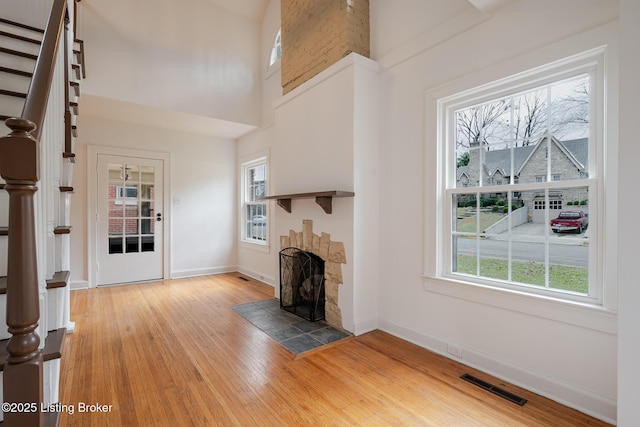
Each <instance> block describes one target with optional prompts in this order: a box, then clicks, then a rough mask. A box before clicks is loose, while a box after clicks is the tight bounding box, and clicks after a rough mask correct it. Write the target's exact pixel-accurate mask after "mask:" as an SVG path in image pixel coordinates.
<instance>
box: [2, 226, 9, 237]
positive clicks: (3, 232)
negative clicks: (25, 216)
mask: <svg viewBox="0 0 640 427" xmlns="http://www.w3.org/2000/svg"><path fill="white" fill-rule="evenodd" d="M8 235H9V227H0V236H8Z"/></svg>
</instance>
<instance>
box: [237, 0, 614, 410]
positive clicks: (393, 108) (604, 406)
mask: <svg viewBox="0 0 640 427" xmlns="http://www.w3.org/2000/svg"><path fill="white" fill-rule="evenodd" d="M272 3H273V2H272ZM370 4H371V25H372V56H373V57H374V59H376V60H378V61H379V62H380V64H382V65H383V67H384V68H385V69H384V71H383V72H382V73H381V75H380V77H379V89H380V94H379V96H380V101H379V106H380V111H379V117H380V121H379V126H377V127H376V126H371V127H372V129H373V131H372V133H371V135H370V136H372V135H377V136H378V137H379V152H378V153H376V154H375V156H374V157H375V158H379V162H378V166H379V167H378V168H376V167H375V161H376V160H374V159H373V158H370V159H369V161H371V162H373V163H374V164H373V166H374V167H373V168H371V166H372V164H369V165H367V167H368V168H369V169H370V172H371V174H370V177H372V176H375V175H374V174H373V171H375V172H376V173H377V174H378V176H376V177H375V179H373V180H372V181H371V183H370V184H369V186H368V187H367V186H366V184H365V186H364V187H361V188H359V189H358V190H357V191H356V197H355V199H354V200H355V201H357V200H358V194H359V193H362V192H363V191H364V192H365V194H367V193H368V194H369V197H370V199H369V203H371V205H369V206H374V205H377V206H379V208H378V210H377V212H376V213H375V214H373V215H378V216H377V217H376V218H375V219H373V222H372V223H373V224H375V225H377V226H376V227H375V228H371V229H370V230H376V233H377V236H376V238H377V239H379V240H378V241H376V242H373V241H371V240H369V241H368V242H367V243H368V244H369V247H371V245H372V244H373V245H376V244H377V248H376V249H377V250H378V251H379V253H378V255H377V256H376V257H377V260H375V261H372V260H367V258H366V257H363V259H357V261H358V263H359V264H358V265H355V266H350V267H349V268H350V269H353V270H351V271H354V270H358V269H361V268H365V267H372V268H373V271H375V272H376V273H379V274H378V275H377V276H378V277H377V278H376V279H375V281H376V285H375V286H374V288H376V289H377V288H378V284H379V295H376V296H375V298H372V299H371V301H373V302H374V304H377V305H378V307H377V308H376V310H373V311H374V312H378V313H379V314H378V319H377V322H376V320H374V321H373V322H372V323H371V324H373V323H378V326H379V327H380V328H381V329H384V330H387V331H389V332H391V333H394V334H396V335H398V336H401V337H404V338H406V339H409V340H411V341H413V342H416V343H418V344H420V345H422V346H424V347H427V348H430V349H432V350H434V351H437V352H440V353H443V354H447V352H446V346H447V344H453V345H455V346H457V347H459V348H461V349H462V359H456V360H459V361H461V362H463V363H466V364H469V365H473V366H476V367H478V368H480V369H482V370H485V371H487V372H490V373H493V374H495V375H497V376H499V377H502V378H505V379H506V380H508V381H512V382H514V383H516V384H520V385H522V386H524V387H525V388H528V389H531V390H533V391H536V392H538V393H541V394H543V395H546V396H549V397H551V398H553V399H555V400H558V401H560V402H562V403H566V404H568V405H570V406H573V407H576V408H578V409H580V410H582V411H585V412H587V413H590V414H592V415H595V416H597V417H599V418H602V419H605V420H608V421H614V420H615V418H616V399H617V396H616V387H617V382H616V376H617V371H616V359H617V334H616V332H617V316H616V313H615V307H616V301H611V300H615V296H616V294H617V274H616V271H615V268H614V267H613V266H614V265H615V256H616V253H617V248H616V245H615V243H616V237H615V232H616V229H615V226H611V225H608V226H607V227H606V232H607V235H606V239H605V241H606V244H607V245H608V246H607V247H608V249H610V251H609V252H610V254H607V255H606V257H607V258H606V268H607V270H606V276H605V280H606V285H607V286H608V288H609V289H611V290H612V291H610V292H609V293H608V294H607V295H608V300H607V303H608V307H609V308H610V309H609V310H593V309H592V310H581V309H576V307H572V308H569V307H567V306H566V305H564V304H559V305H556V304H553V303H542V302H541V301H540V300H538V299H535V298H530V299H527V298H525V299H524V300H517V299H516V300H511V299H509V298H507V299H506V300H505V298H504V296H502V295H501V294H500V293H499V292H498V293H486V294H481V295H480V296H478V295H475V296H472V295H468V294H467V293H466V290H465V289H462V290H460V292H459V293H456V292H453V293H452V292H448V293H447V292H444V293H443V292H438V289H439V288H438V287H439V286H441V285H442V284H440V283H437V281H433V280H429V279H425V277H424V276H425V273H427V275H428V274H429V273H431V272H432V269H433V266H434V265H435V264H434V261H433V260H434V259H435V257H436V251H437V248H436V246H435V244H434V241H435V236H436V233H435V223H436V221H435V219H436V217H435V212H436V211H435V206H436V205H437V192H436V169H437V145H436V144H437V142H436V140H435V139H434V138H433V135H434V128H433V123H434V117H431V116H430V115H433V114H434V112H435V109H434V108H433V102H434V96H435V95H437V94H442V93H443V91H444V89H442V88H443V87H448V86H451V87H453V86H455V87H458V88H460V87H464V85H465V84H466V85H468V86H469V87H467V88H471V87H473V85H480V84H483V83H488V82H491V81H493V80H497V79H499V78H502V77H506V76H509V75H511V74H514V73H517V72H520V71H524V70H527V69H529V68H533V67H536V66H539V65H544V64H546V63H548V62H551V61H553V60H557V59H562V58H564V57H566V56H569V55H572V54H576V53H580V52H582V51H585V50H588V49H591V48H595V47H599V46H601V45H603V44H609V46H610V49H609V53H608V57H607V60H608V61H609V62H610V63H611V64H610V66H611V68H610V69H609V71H610V72H611V73H612V75H615V73H616V70H617V68H616V61H617V55H616V49H617V46H616V43H617V26H616V24H615V20H616V19H617V17H618V10H617V3H616V2H614V1H601V0H586V1H585V0H567V1H563V2H562V3H558V2H556V1H553V0H541V1H536V2H533V1H509V2H506V4H505V5H504V6H502V7H500V8H498V9H496V10H495V11H493V13H492V14H491V15H490V14H487V13H483V12H481V11H479V10H477V9H475V8H474V7H473V6H472V5H471V3H469V2H466V1H452V2H447V3H446V4H444V3H443V2H438V1H435V0H433V1H431V0H430V1H419V2H418V1H414V0H397V1H394V2H387V1H383V0H372V1H371V3H370ZM577 10H579V11H580V13H577V12H576V11H577ZM265 16H266V15H265ZM417 17H421V18H422V17H426V18H425V19H418V18H417ZM611 21H614V22H613V24H610V25H604V26H602V25H603V24H606V23H608V22H611ZM541 29H544V30H541ZM343 79H345V75H344V74H341V73H336V74H335V75H334V76H332V77H330V78H329V79H328V80H327V81H324V82H322V83H321V84H319V85H318V88H322V91H323V92H321V93H315V92H314V90H315V89H314V90H311V91H309V92H307V93H305V94H304V95H303V96H301V99H300V100H298V99H293V100H291V99H290V98H289V95H287V97H285V98H284V99H283V100H280V101H277V102H276V108H275V113H274V117H275V129H276V130H275V132H274V131H273V130H271V129H269V130H262V131H257V132H256V133H254V134H253V135H252V136H251V137H248V138H241V140H240V142H239V152H242V153H246V152H247V151H250V150H257V149H258V148H260V149H265V148H270V149H271V158H272V163H271V173H272V187H271V190H272V192H276V193H287V192H297V191H311V190H313V189H318V190H319V189H326V188H320V187H323V186H326V185H329V184H330V183H329V182H328V181H327V180H333V182H334V183H337V184H338V185H347V184H349V183H354V182H358V177H357V174H358V172H357V171H361V170H362V169H359V168H360V166H359V161H360V159H361V158H366V155H365V154H364V150H362V147H359V146H358V144H357V143H354V150H356V152H357V154H355V155H354V154H352V153H346V152H344V146H343V145H341V144H340V143H339V142H340V139H341V138H343V137H344V135H346V134H347V133H349V132H348V131H347V129H348V128H351V130H352V131H354V132H355V130H354V127H353V126H354V124H353V123H352V124H349V123H348V120H345V116H346V117H347V118H348V119H349V120H354V123H355V121H356V117H357V111H360V109H361V108H363V107H362V106H361V105H358V106H357V108H356V109H355V111H356V113H355V114H351V112H350V111H349V109H350V108H352V107H353V108H355V107H356V105H355V103H354V104H353V105H352V104H351V99H350V97H349V96H347V95H344V94H342V95H341V94H339V93H336V92H333V91H332V90H330V89H328V88H331V87H340V86H341V85H343V84H345V81H344V80H343ZM312 81H314V80H313V79H312ZM612 81H615V79H614V80H612ZM454 82H457V86H456V85H454V84H453V83H454ZM460 82H462V83H460ZM608 90H610V93H609V97H610V98H609V104H608V105H607V108H608V111H609V113H610V117H609V118H610V120H611V122H610V123H608V125H609V128H614V130H612V131H610V133H609V134H608V137H609V140H610V141H609V143H610V144H611V145H610V146H609V147H608V152H607V156H608V158H609V162H610V163H608V164H607V166H608V167H610V168H612V170H615V167H616V165H615V163H611V162H612V160H613V161H614V162H615V153H616V152H617V150H616V149H615V141H616V140H617V138H615V135H616V133H615V126H612V123H615V121H616V117H615V111H616V110H617V109H616V108H613V106H614V105H616V104H617V86H616V84H615V83H614V84H612V85H610V86H609V87H608ZM292 93H294V94H295V91H294V92H292ZM265 108H268V107H265ZM268 114H269V113H264V114H263V116H267V115H268ZM327 128H328V129H327ZM249 147H250V148H249ZM285 149H286V151H285ZM361 150H362V151H361ZM311 153H313V154H315V155H318V156H320V158H326V156H327V153H332V155H331V156H329V157H330V158H331V162H332V163H333V164H334V166H333V170H335V171H336V173H334V174H333V176H331V177H330V178H329V177H327V176H326V175H321V174H320V173H319V167H318V165H317V164H310V163H307V162H305V161H301V160H300V157H301V156H302V155H309V154H311ZM363 156H364V157H363ZM344 171H349V172H348V173H344ZM354 174H355V175H354ZM307 176H311V177H313V179H308V178H306V177H307ZM362 176H363V177H364V175H362ZM351 180H353V181H351ZM364 181H366V180H362V181H361V182H363V183H364ZM611 181H613V182H615V179H613V180H611ZM313 185H316V188H311V187H312V186H313ZM354 186H355V185H354ZM372 189H374V190H373V191H372ZM374 193H375V194H374ZM609 193H611V192H609ZM607 200H608V201H609V202H611V203H612V204H613V205H615V204H616V203H617V196H616V195H613V194H609V195H608V196H607ZM347 203H348V202H347ZM354 203H357V202H354ZM314 208H316V206H315V204H314V203H313V201H299V202H296V201H294V202H293V213H292V214H286V213H283V212H284V211H282V210H281V209H280V208H279V207H274V208H272V213H273V215H272V218H273V222H274V224H273V227H274V228H275V234H274V235H273V236H274V237H276V238H277V236H278V235H279V234H282V233H286V232H287V231H288V229H289V228H293V229H299V224H300V223H301V220H302V219H303V218H306V217H307V216H309V218H310V219H313V220H314V230H316V231H318V230H321V228H320V227H325V226H326V227H334V228H336V229H344V230H345V232H347V230H349V222H350V221H353V224H354V225H353V227H354V230H362V229H363V228H362V223H361V222H360V221H365V222H364V223H365V224H366V221H368V217H367V216H365V217H364V218H362V217H363V212H361V211H359V210H358V207H357V205H354V207H353V219H352V220H351V219H350V218H343V219H339V220H338V222H335V223H334V221H336V218H338V217H332V218H331V220H330V221H331V223H326V221H325V220H326V219H327V218H326V217H323V216H322V215H319V216H317V219H316V218H315V217H312V215H318V214H317V212H316V213H314ZM369 210H371V208H370V207H369ZM374 211H375V209H374ZM339 221H341V222H342V224H340V223H339ZM296 225H297V227H296ZM365 228H366V227H365ZM349 232H351V231H349ZM354 236H355V237H354V239H353V240H352V241H351V240H348V245H349V253H350V254H351V253H352V252H351V251H352V250H353V251H354V253H357V251H358V249H357V246H358V245H359V244H361V241H360V239H361V238H363V236H364V235H363V234H361V233H360V232H355V234H354ZM335 239H336V240H340V237H339V236H337V237H335ZM274 244H277V241H275V240H274ZM356 256H357V255H356ZM267 257H272V259H273V258H274V257H275V255H274V251H272V252H271V254H269V255H267ZM245 260H246V261H248V262H250V261H249V259H248V258H246V259H245ZM360 264H364V265H360ZM241 265H242V263H241ZM274 265H275V262H274ZM247 268H250V265H247ZM274 271H275V267H274ZM357 276H358V273H357V272H355V273H354V281H355V280H357ZM346 289H349V287H348V286H347V287H345V290H346ZM349 292H352V293H351V297H350V298H351V299H350V301H349V302H350V303H353V306H352V307H360V305H359V304H360V301H366V299H367V297H368V296H369V295H370V294H367V292H366V291H363V292H362V293H360V292H359V289H358V287H357V286H354V288H353V289H352V290H349ZM609 297H612V298H609ZM341 298H342V294H341ZM341 306H342V304H341ZM350 307H351V306H350ZM350 309H351V308H350ZM357 310H358V309H357V308H356V309H354V313H353V316H354V319H355V318H356V317H358V313H357ZM343 314H344V313H343ZM368 315H370V313H369V314H368ZM349 321H351V320H349ZM356 323H357V320H354V321H353V326H354V329H355V325H356ZM350 326H351V324H350Z"/></svg>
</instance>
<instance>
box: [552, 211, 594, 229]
mask: <svg viewBox="0 0 640 427" xmlns="http://www.w3.org/2000/svg"><path fill="white" fill-rule="evenodd" d="M550 224H551V229H552V230H553V232H554V233H558V232H560V231H575V232H576V233H582V232H583V231H584V230H586V229H587V227H588V226H589V217H588V216H587V214H585V213H584V212H582V211H562V212H560V215H558V218H556V219H552V220H551V222H550Z"/></svg>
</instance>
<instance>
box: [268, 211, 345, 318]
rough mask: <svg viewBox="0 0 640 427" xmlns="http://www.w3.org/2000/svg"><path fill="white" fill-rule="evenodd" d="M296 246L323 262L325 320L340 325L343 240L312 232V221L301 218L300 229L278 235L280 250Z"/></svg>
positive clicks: (343, 257) (343, 260)
mask: <svg viewBox="0 0 640 427" xmlns="http://www.w3.org/2000/svg"><path fill="white" fill-rule="evenodd" d="M289 247H293V248H297V249H301V250H303V251H307V252H311V253H312V254H314V255H317V256H319V257H320V258H322V259H323V260H324V262H325V264H324V277H325V320H326V322H327V323H328V324H330V325H331V326H335V327H338V328H343V327H342V313H341V311H340V305H339V304H338V289H339V286H340V284H342V283H343V281H342V280H343V279H342V264H346V263H347V256H346V253H345V249H344V243H343V242H334V241H332V240H331V235H330V234H328V233H321V234H320V235H317V234H314V232H313V221H312V220H310V219H304V220H302V231H294V230H289V235H288V236H280V250H282V249H285V248H289Z"/></svg>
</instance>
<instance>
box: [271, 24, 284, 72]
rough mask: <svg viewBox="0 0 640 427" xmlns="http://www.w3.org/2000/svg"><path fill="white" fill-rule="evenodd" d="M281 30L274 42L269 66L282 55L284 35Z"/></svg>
mask: <svg viewBox="0 0 640 427" xmlns="http://www.w3.org/2000/svg"><path fill="white" fill-rule="evenodd" d="M280 31H281V30H278V34H276V39H275V40H274V42H273V47H272V48H271V58H270V59H269V66H272V65H273V64H275V63H276V62H278V61H279V60H280V58H281V57H282V37H281V35H280Z"/></svg>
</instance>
